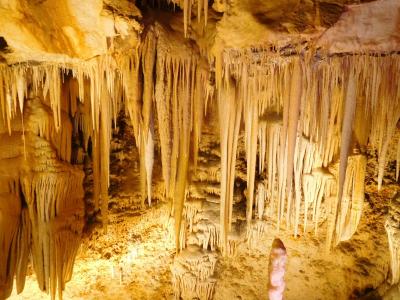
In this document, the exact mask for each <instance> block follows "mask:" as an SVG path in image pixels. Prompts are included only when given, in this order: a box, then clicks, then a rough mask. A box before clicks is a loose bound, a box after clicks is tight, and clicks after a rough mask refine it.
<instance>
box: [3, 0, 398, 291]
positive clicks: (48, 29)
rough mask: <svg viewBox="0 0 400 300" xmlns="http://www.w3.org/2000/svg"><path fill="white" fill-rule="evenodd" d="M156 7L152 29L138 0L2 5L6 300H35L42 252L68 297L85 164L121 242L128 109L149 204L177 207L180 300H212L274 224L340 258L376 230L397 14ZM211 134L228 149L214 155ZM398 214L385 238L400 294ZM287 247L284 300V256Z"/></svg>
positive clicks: (43, 280)
mask: <svg viewBox="0 0 400 300" xmlns="http://www.w3.org/2000/svg"><path fill="white" fill-rule="evenodd" d="M144 2H145V1H144ZM144 2H143V3H141V7H143V8H145V9H144V11H145V13H144V17H143V18H142V13H141V12H140V11H139V9H138V8H137V7H136V6H135V5H134V4H133V3H131V2H129V1H125V0H118V1H111V0H107V1H106V0H105V1H80V2H78V1H75V0H63V1H24V0H16V1H0V16H1V17H3V18H0V37H1V39H0V42H1V43H0V46H1V47H0V57H1V65H0V124H1V125H0V135H1V141H2V145H0V149H1V151H0V163H1V164H0V187H1V189H0V245H1V246H2V249H1V250H2V253H6V254H5V255H4V256H2V257H0V287H1V293H2V294H0V297H2V298H4V297H7V296H8V295H9V294H10V292H11V289H12V283H13V278H14V276H16V278H17V281H16V284H17V290H18V292H21V291H22V289H23V287H24V278H25V275H26V269H27V264H28V260H29V259H28V257H29V255H30V254H32V255H31V256H32V261H31V264H32V265H33V269H34V271H35V273H36V275H37V280H38V282H39V287H40V288H41V289H42V290H44V291H48V292H50V293H51V296H52V298H54V297H55V294H56V291H58V293H59V295H60V296H61V293H62V290H63V289H64V285H65V283H66V282H67V281H68V280H69V279H70V278H71V276H72V267H73V262H74V259H75V255H76V251H77V248H78V246H79V243H80V239H81V235H82V230H83V226H84V223H85V221H84V216H85V213H86V212H85V207H84V204H83V203H84V202H83V198H84V188H83V179H84V172H83V170H82V169H83V168H82V162H83V161H84V160H85V161H86V162H88V161H89V162H90V165H91V170H92V173H91V174H90V175H91V176H92V178H93V182H92V187H93V195H92V200H93V202H94V210H95V211H96V213H97V211H100V212H101V221H102V223H103V227H104V229H105V230H106V229H107V224H108V222H109V215H108V212H109V187H110V152H111V150H110V149H111V138H112V133H113V126H114V127H116V126H117V125H118V120H117V116H118V115H119V113H120V112H121V111H125V112H126V114H127V116H128V117H129V120H130V126H132V131H133V138H134V140H135V145H136V147H137V149H138V153H139V156H138V164H139V169H140V172H139V173H140V175H139V176H140V180H139V181H140V200H141V201H140V204H141V207H142V208H146V207H147V206H149V207H150V206H151V205H152V203H154V201H152V198H154V192H155V190H156V191H158V189H159V190H162V192H161V194H162V195H163V197H162V198H163V200H164V201H165V202H169V203H171V211H170V215H171V216H172V217H173V218H171V219H173V221H172V222H171V223H170V224H172V226H173V227H174V228H173V229H174V230H173V231H174V234H171V236H174V239H175V247H176V251H177V256H176V259H175V262H174V265H173V267H172V274H173V283H174V290H175V294H176V296H177V297H179V296H181V297H183V298H191V297H198V298H201V299H211V298H212V297H213V295H214V289H215V286H216V284H215V280H214V278H212V275H213V274H214V268H215V264H216V261H217V259H216V257H218V255H221V256H223V257H224V259H229V258H231V257H233V256H235V255H237V253H238V248H239V247H241V246H243V245H245V244H246V243H245V242H247V245H248V247H249V251H251V248H252V247H253V246H254V245H255V244H256V242H257V240H260V239H261V238H262V236H263V235H265V234H271V233H270V232H268V231H267V230H266V228H267V227H268V226H267V225H271V224H274V228H275V230H276V232H277V234H278V235H279V232H280V231H281V230H282V231H284V232H285V233H290V234H292V235H293V236H294V237H296V238H301V236H302V235H307V234H308V233H309V232H310V231H313V232H314V234H315V237H319V236H323V238H324V240H325V244H326V249H327V250H328V251H329V250H331V249H332V248H333V247H335V246H338V245H339V244H340V243H341V242H343V241H347V240H350V239H351V238H352V236H353V235H354V234H355V233H356V231H357V228H358V225H359V223H360V220H361V218H362V213H363V207H364V192H365V189H364V182H365V178H366V173H367V155H368V150H372V151H374V152H376V155H377V158H376V174H377V175H376V177H377V180H376V181H377V188H378V190H381V189H382V187H383V184H384V175H385V168H387V166H388V165H389V164H388V160H389V156H390V155H391V153H392V152H393V150H392V149H391V148H390V147H392V146H391V145H392V144H393V143H392V141H393V139H394V137H395V136H396V134H397V132H398V128H397V127H396V125H397V124H398V121H399V119H400V86H399V84H398V82H399V79H400V78H399V76H400V59H399V56H398V54H397V53H396V51H398V50H399V36H398V32H399V30H397V29H399V28H398V24H400V23H399V13H398V12H399V9H400V4H399V3H398V2H397V1H394V0H379V1H377V2H371V3H366V4H360V5H357V6H354V5H353V6H350V7H347V8H346V9H347V10H346V11H345V12H344V13H343V14H342V11H343V10H345V8H344V7H343V6H342V3H341V2H342V1H336V3H334V4H330V5H334V7H335V9H333V8H332V6H329V5H328V4H327V3H320V1H307V3H305V4H304V5H302V3H300V2H299V1H280V2H279V3H278V2H276V1H258V2H257V1H253V0H252V1H214V2H213V5H212V6H210V7H209V4H210V3H209V1H197V2H193V3H192V2H191V1H187V0H184V1H168V3H165V5H166V6H168V4H171V5H175V4H176V5H179V6H180V7H181V8H182V13H181V14H178V13H173V12H166V11H163V10H155V9H154V7H151V6H148V7H147V6H146V3H144ZM169 2H171V3H169ZM161 6H162V5H161ZM292 8H293V9H292ZM292 10H294V11H295V12H296V13H294V14H290V13H289V11H292ZM150 11H152V12H151V13H150ZM194 16H196V18H197V20H196V19H195V18H194ZM333 19H334V20H339V21H338V22H337V23H336V24H335V25H333V23H335V22H333V21H332V20H333ZM182 20H183V21H182ZM371 24H372V25H374V26H373V28H374V30H372V31H371V32H368V33H367V34H366V35H365V36H363V37H362V38H360V35H361V33H362V32H363V31H367V30H368V28H370V27H371V26H372V25H371ZM331 25H333V26H332V27H330V28H328V27H329V26H331ZM375 25H376V26H375ZM211 110H212V112H210V111H211ZM210 115H211V117H210ZM211 119H214V120H211ZM207 122H211V123H213V122H214V123H215V124H213V126H209V127H210V128H212V130H213V132H212V134H211V135H212V138H211V140H213V143H214V145H213V146H210V147H208V148H207V147H205V148H203V149H202V148H201V145H202V141H203V136H202V134H203V133H204V128H205V127H207V126H208V125H209V124H207ZM397 145H398V146H397V147H398V149H397V163H396V168H397V170H396V173H397V177H398V174H399V168H400V164H399V161H400V150H399V149H400V142H398V143H397ZM79 153H80V155H78V154H79ZM82 153H83V154H82ZM84 157H86V159H84ZM238 158H239V159H238ZM390 159H392V158H390ZM157 163H159V164H160V166H157ZM154 170H158V171H160V174H155V173H154ZM157 176H158V177H162V180H163V186H162V187H161V188H160V187H158V186H157V187H155V186H154V181H153V178H154V177H157ZM374 176H375V175H374ZM244 186H245V188H244ZM146 200H147V201H146ZM242 204H244V205H242ZM393 207H394V206H392V207H391V210H390V218H389V221H388V223H387V226H386V228H387V231H388V237H389V246H390V252H391V255H392V256H391V257H392V274H393V283H395V282H398V277H399V276H398V272H397V271H396V270H397V269H398V267H396V264H397V262H396V261H397V260H398V258H396V257H397V256H398V254H396V253H397V251H398V250H396V249H397V244H396V243H397V242H396V233H395V230H397V229H395V228H396V226H397V225H396V224H395V223H393V222H394V221H393V220H396V216H395V214H394V213H393V212H394V211H395V209H394V208H393ZM392 221H393V222H392ZM275 246H276V247H275ZM275 246H274V247H273V251H272V254H271V257H272V258H271V259H272V261H271V265H272V266H273V265H274V262H277V265H276V267H277V268H276V269H274V268H273V269H274V270H272V273H271V275H270V283H271V289H270V292H271V294H270V297H271V299H281V298H282V293H283V291H284V282H283V279H282V275H283V269H284V262H285V257H286V256H285V255H286V252H285V248H284V246H283V244H282V243H279V242H276V243H275ZM200 248H201V249H200ZM278 262H279V263H278Z"/></svg>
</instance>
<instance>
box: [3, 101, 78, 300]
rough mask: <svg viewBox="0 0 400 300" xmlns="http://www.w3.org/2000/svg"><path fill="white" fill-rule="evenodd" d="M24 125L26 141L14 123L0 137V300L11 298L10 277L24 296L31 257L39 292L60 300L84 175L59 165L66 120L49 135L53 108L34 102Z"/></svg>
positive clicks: (67, 275)
mask: <svg viewBox="0 0 400 300" xmlns="http://www.w3.org/2000/svg"><path fill="white" fill-rule="evenodd" d="M47 104H48V103H47ZM18 117H19V118H20V117H21V116H20V115H19V116H18ZM24 120H25V124H24V125H25V132H24V139H21V135H22V132H21V131H20V130H22V128H21V127H20V126H18V124H15V123H16V122H18V120H14V122H13V125H15V127H13V129H14V130H13V134H12V135H11V136H9V134H8V133H7V132H2V133H0V136H1V139H2V141H4V142H5V143H4V144H3V145H2V147H1V151H0V152H1V155H0V161H1V164H0V173H1V174H2V176H0V252H1V253H2V255H1V259H0V298H1V299H3V298H6V297H8V296H9V295H10V293H11V291H12V286H13V279H14V276H15V277H16V284H17V292H18V293H20V292H22V290H23V288H24V282H25V276H26V270H27V263H28V261H29V259H30V258H32V263H33V269H34V271H35V273H36V277H37V280H38V283H39V287H40V289H41V290H43V291H46V292H50V293H51V297H52V299H54V298H55V295H56V293H57V291H58V294H59V297H60V298H61V297H62V291H63V290H64V287H65V283H66V282H67V281H69V280H70V278H71V275H72V267H73V262H74V259H75V256H76V251H77V249H78V246H79V244H80V240H81V233H82V229H83V225H84V203H83V196H84V192H83V177H84V173H83V171H82V170H80V169H79V168H77V167H73V166H71V165H70V164H69V163H68V162H63V161H60V156H61V157H62V156H63V155H60V154H59V153H60V152H64V151H65V153H68V152H69V153H70V145H65V144H66V143H67V144H68V143H70V140H71V131H72V129H71V128H72V125H71V121H70V120H69V119H65V120H64V123H63V127H62V128H60V130H59V131H58V134H57V133H55V132H53V131H52V129H51V128H52V124H53V114H52V111H51V109H48V106H47V105H46V100H45V99H43V98H39V97H35V98H31V99H29V100H28V101H27V102H26V103H25V108H24ZM65 136H67V137H65ZM68 139H69V141H66V140H68ZM57 144H59V145H60V147H57ZM61 146H62V147H61ZM61 148H63V149H64V150H62V151H61V150H60V149H61ZM67 148H68V149H69V150H65V149H67ZM57 153H58V155H57ZM65 153H64V154H65Z"/></svg>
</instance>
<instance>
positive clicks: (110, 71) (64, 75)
mask: <svg viewBox="0 0 400 300" xmlns="http://www.w3.org/2000/svg"><path fill="white" fill-rule="evenodd" d="M121 61H122V59H120V58H119V57H112V56H110V55H104V56H99V57H96V58H94V59H92V60H89V61H71V62H68V63H53V64H50V63H43V64H38V65H33V64H32V65H31V64H29V63H23V64H16V65H12V66H6V65H1V66H0V111H1V112H0V114H1V119H2V120H3V121H4V122H5V124H6V125H7V127H8V130H9V133H10V134H11V132H12V126H11V123H12V120H13V118H15V117H16V115H17V114H18V113H21V115H23V111H24V103H25V99H27V98H32V97H35V96H36V95H40V96H41V97H43V99H44V100H45V102H46V103H47V104H48V106H49V107H50V109H51V111H52V114H53V121H54V124H50V122H49V121H48V120H43V121H42V120H40V119H38V120H37V124H36V131H37V133H38V135H39V136H43V137H49V136H50V137H52V138H53V139H56V138H57V139H59V140H58V141H56V142H55V143H54V144H55V146H56V147H58V149H57V150H58V154H59V157H60V158H61V159H62V160H65V161H70V159H71V146H70V144H71V134H72V128H65V127H64V123H65V122H63V119H65V116H64V115H65V114H67V115H69V116H70V117H72V118H74V119H75V125H77V126H75V129H76V130H80V131H82V132H83V136H84V140H85V146H86V149H87V144H88V142H89V140H91V142H92V145H93V147H92V149H93V153H92V157H93V170H94V172H93V174H94V191H95V193H94V200H95V204H96V208H97V207H98V203H99V199H100V198H101V200H102V201H101V202H102V214H103V221H104V223H105V224H106V223H107V210H108V187H109V153H110V139H111V126H112V120H113V119H116V115H117V113H118V111H119V109H120V102H121V99H122V93H123V88H122V86H123V83H124V82H123V80H121V72H119V71H118V70H119V68H118V64H120V63H121ZM22 129H23V132H24V119H23V118H22ZM60 131H61V134H59V132H60Z"/></svg>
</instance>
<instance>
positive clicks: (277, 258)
mask: <svg viewBox="0 0 400 300" xmlns="http://www.w3.org/2000/svg"><path fill="white" fill-rule="evenodd" d="M286 261H287V254H286V248H285V246H284V245H283V243H282V241H281V240H280V239H274V241H273V243H272V249H271V254H270V259H269V268H268V269H269V284H268V296H269V299H270V300H281V299H283V292H284V290H285V280H284V277H285V271H286Z"/></svg>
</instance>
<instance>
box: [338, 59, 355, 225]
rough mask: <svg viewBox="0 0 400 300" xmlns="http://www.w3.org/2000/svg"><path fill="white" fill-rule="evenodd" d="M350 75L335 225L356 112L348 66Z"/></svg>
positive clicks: (341, 147)
mask: <svg viewBox="0 0 400 300" xmlns="http://www.w3.org/2000/svg"><path fill="white" fill-rule="evenodd" d="M349 71H350V73H349V78H348V82H347V89H346V98H345V107H344V112H343V114H344V117H343V124H342V136H341V143H340V169H339V182H338V196H337V197H338V200H337V209H336V223H337V222H338V217H339V212H340V211H341V206H342V196H343V189H344V182H345V178H346V170H347V157H348V154H349V151H350V149H349V148H350V144H351V138H352V125H353V118H354V114H355V110H356V88H357V87H356V82H355V78H354V77H355V76H356V75H355V74H354V70H353V69H352V68H351V66H350V70H349Z"/></svg>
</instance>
